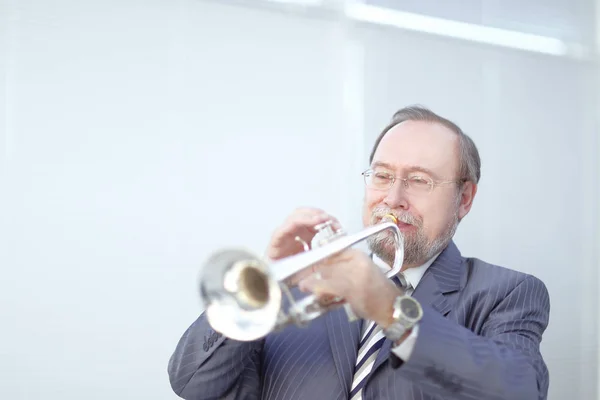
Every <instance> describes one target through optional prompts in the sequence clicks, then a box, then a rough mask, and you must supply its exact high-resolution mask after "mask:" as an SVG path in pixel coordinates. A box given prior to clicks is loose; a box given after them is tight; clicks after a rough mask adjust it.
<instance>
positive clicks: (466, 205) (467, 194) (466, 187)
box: [458, 181, 477, 220]
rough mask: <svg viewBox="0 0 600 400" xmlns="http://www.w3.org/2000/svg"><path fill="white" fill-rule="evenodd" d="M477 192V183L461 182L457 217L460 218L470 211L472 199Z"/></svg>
mask: <svg viewBox="0 0 600 400" xmlns="http://www.w3.org/2000/svg"><path fill="white" fill-rule="evenodd" d="M476 193H477V185H476V184H475V183H473V182H471V181H467V182H465V183H464V184H463V187H462V189H461V193H460V203H459V205H458V219H459V220H462V219H463V218H464V217H465V216H466V215H467V214H468V213H469V211H471V206H472V205H473V199H475V194H476Z"/></svg>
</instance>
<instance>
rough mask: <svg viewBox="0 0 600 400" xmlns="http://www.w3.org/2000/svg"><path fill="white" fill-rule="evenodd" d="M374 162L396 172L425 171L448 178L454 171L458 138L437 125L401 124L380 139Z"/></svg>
mask: <svg viewBox="0 0 600 400" xmlns="http://www.w3.org/2000/svg"><path fill="white" fill-rule="evenodd" d="M376 162H377V163H385V164H389V165H390V166H392V167H393V168H394V169H395V170H399V171H401V170H404V169H407V168H409V167H421V168H426V169H430V170H432V171H434V172H435V173H436V174H437V175H439V176H444V177H448V176H450V175H452V174H454V173H455V171H457V170H458V137H457V135H456V133H454V132H453V131H451V130H450V129H448V128H446V127H445V126H443V125H440V124H438V123H433V122H425V121H404V122H402V123H400V124H398V125H396V126H394V127H393V128H392V129H390V130H389V131H388V132H387V133H386V134H385V135H384V136H383V138H382V139H381V142H380V143H379V146H377V150H376V151H375V154H374V156H373V163H376Z"/></svg>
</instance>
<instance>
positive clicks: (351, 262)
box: [298, 249, 402, 328]
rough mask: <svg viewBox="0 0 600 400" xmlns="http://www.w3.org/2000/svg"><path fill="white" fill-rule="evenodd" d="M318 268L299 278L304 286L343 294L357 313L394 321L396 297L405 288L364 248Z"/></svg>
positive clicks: (325, 295) (327, 294) (323, 295)
mask: <svg viewBox="0 0 600 400" xmlns="http://www.w3.org/2000/svg"><path fill="white" fill-rule="evenodd" d="M314 270H315V272H316V274H315V275H312V276H310V277H308V278H305V279H303V280H302V281H300V282H299V284H298V286H299V288H300V290H302V291H304V292H312V293H314V294H315V295H317V296H318V297H319V298H320V299H322V300H324V301H326V299H327V298H331V297H341V298H342V299H343V300H344V302H346V303H349V304H350V306H351V307H352V310H353V311H354V313H355V314H356V315H357V316H358V317H360V318H364V319H369V320H372V321H375V322H376V323H377V324H378V325H380V326H382V327H384V328H385V327H387V326H388V325H390V324H391V323H392V314H393V303H394V299H395V298H396V297H398V296H400V295H402V291H401V290H400V289H399V288H398V287H397V286H396V285H395V284H394V283H393V282H392V281H391V280H390V279H389V278H387V277H386V276H385V274H384V272H383V271H382V270H381V269H380V268H379V267H378V266H377V265H375V263H373V261H372V260H371V259H370V258H369V257H368V256H367V255H366V254H365V253H364V252H362V251H359V250H355V249H348V250H345V251H343V252H341V253H339V254H336V255H334V256H331V257H329V258H327V259H326V260H325V261H323V262H322V263H320V264H318V265H316V266H315V267H314Z"/></svg>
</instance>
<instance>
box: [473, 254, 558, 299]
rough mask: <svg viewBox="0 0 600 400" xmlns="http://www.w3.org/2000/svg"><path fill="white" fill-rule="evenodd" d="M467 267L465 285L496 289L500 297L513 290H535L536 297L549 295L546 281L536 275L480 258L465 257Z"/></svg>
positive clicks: (490, 289)
mask: <svg viewBox="0 0 600 400" xmlns="http://www.w3.org/2000/svg"><path fill="white" fill-rule="evenodd" d="M464 265H465V267H466V276H465V282H464V284H465V286H466V287H471V288H473V287H479V288H485V289H487V290H488V291H495V292H496V293H497V295H498V296H499V297H506V296H507V295H508V294H509V293H511V292H513V291H518V292H519V291H522V290H525V291H527V292H532V294H534V293H533V292H535V295H536V297H539V296H541V297H548V289H547V288H546V285H545V284H544V282H543V281H542V280H541V279H539V278H538V277H536V276H535V275H532V274H528V273H525V272H521V271H517V270H514V269H511V268H508V267H504V266H500V265H495V264H491V263H489V262H486V261H483V260H481V259H479V258H475V257H469V258H464Z"/></svg>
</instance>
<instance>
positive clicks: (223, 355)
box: [168, 242, 550, 400]
mask: <svg viewBox="0 0 600 400" xmlns="http://www.w3.org/2000/svg"><path fill="white" fill-rule="evenodd" d="M413 296H414V297H415V298H417V299H418V300H419V301H420V302H421V304H422V305H423V311H424V316H423V319H422V320H421V323H420V327H419V337H418V339H417V342H416V344H415V347H414V350H413V352H412V355H411V357H410V359H409V360H408V361H407V362H402V361H400V360H399V359H398V358H396V357H395V355H393V353H391V352H390V342H389V341H386V342H385V344H384V347H383V348H382V350H381V351H380V353H379V355H378V357H377V360H376V362H375V365H374V367H373V372H371V375H370V378H369V380H368V382H367V384H366V386H365V390H364V395H363V398H364V399H365V400H367V399H369V400H370V399H399V400H434V399H435V400H441V399H444V400H447V399H461V400H484V399H490V400H491V399H494V400H495V399H498V400H500V399H502V400H521V399H523V400H537V399H540V400H541V399H546V397H547V392H548V381H549V377H548V370H547V368H546V365H545V363H544V360H543V358H542V355H541V354H540V349H539V344H540V341H541V339H542V334H543V332H544V331H545V329H546V326H547V324H548V314H549V310H550V302H549V296H548V292H547V289H546V287H545V285H544V284H543V283H542V282H541V281H540V280H539V279H537V278H535V277H534V276H531V275H527V274H524V273H520V272H516V271H512V270H509V269H506V268H502V267H498V266H494V265H491V264H487V263H485V262H483V261H481V260H478V259H474V258H463V257H462V256H461V255H460V253H459V251H458V249H457V248H456V246H455V245H454V243H452V242H451V243H450V244H449V245H448V247H447V248H446V249H445V250H444V251H443V252H442V253H441V254H440V256H439V257H438V258H437V259H436V261H435V262H434V263H433V264H432V265H431V267H429V269H428V270H427V272H426V273H425V275H424V276H423V278H422V279H421V282H420V283H419V285H418V286H417V288H416V289H415V291H414V293H413ZM359 331H360V322H353V323H349V322H348V320H347V317H346V314H345V312H344V310H343V309H340V310H338V311H332V312H330V313H328V314H326V315H324V316H322V317H320V318H319V319H317V320H315V321H313V322H312V324H311V325H310V326H309V327H307V328H295V327H290V328H287V329H285V330H283V331H282V332H279V333H274V334H271V335H269V336H267V337H266V338H265V339H264V340H260V341H256V342H245V343H241V342H236V341H233V340H229V339H226V338H225V337H223V336H221V335H220V334H218V333H216V332H214V331H213V330H212V329H211V328H210V326H209V325H208V323H207V321H206V319H205V317H204V315H201V316H200V317H199V318H198V319H197V320H196V321H195V322H194V323H193V324H192V325H191V326H190V327H189V328H188V329H187V330H186V332H185V333H184V335H183V337H182V338H181V339H180V341H179V343H178V345H177V348H176V349H175V352H174V354H173V355H172V356H171V358H170V360H169V365H168V372H169V379H170V382H171V386H172V388H173V390H174V391H175V393H177V394H178V395H179V396H180V397H182V398H184V399H197V400H199V399H270V400H293V399H309V400H321V399H323V400H330V399H331V400H342V399H347V398H348V393H349V390H350V385H351V382H352V374H353V369H354V364H355V361H356V352H357V347H358V337H359Z"/></svg>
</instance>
